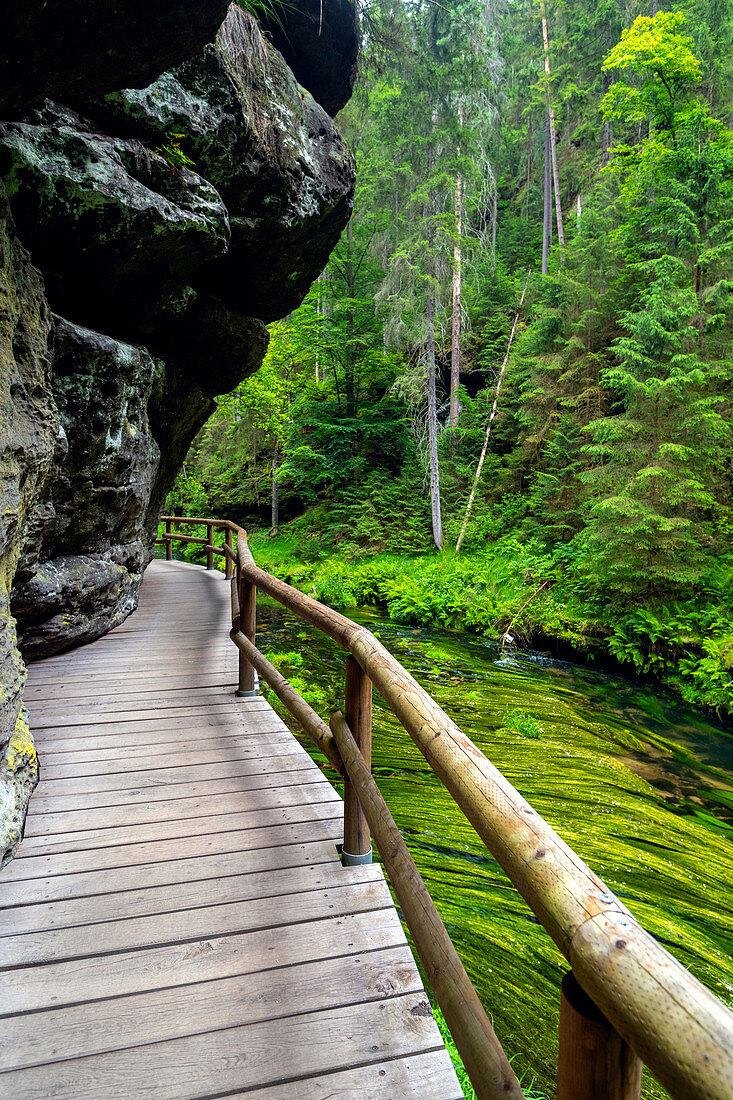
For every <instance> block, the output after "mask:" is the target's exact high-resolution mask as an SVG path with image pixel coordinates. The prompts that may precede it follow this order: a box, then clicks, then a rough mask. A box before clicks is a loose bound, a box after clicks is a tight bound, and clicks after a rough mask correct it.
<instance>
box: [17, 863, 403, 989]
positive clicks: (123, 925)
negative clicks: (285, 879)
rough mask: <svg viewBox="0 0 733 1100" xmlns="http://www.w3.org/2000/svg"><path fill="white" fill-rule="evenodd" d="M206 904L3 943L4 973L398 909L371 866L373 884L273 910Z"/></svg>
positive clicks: (308, 896)
mask: <svg viewBox="0 0 733 1100" xmlns="http://www.w3.org/2000/svg"><path fill="white" fill-rule="evenodd" d="M363 877H364V878H367V876H366V875H365V876H363ZM205 899H206V894H205V890H202V891H201V896H200V901H201V903H202V904H201V906H200V907H197V908H193V909H189V910H187V911H184V912H180V911H178V910H174V911H172V912H169V913H166V914H165V917H161V916H160V914H158V913H155V914H153V915H152V916H142V917H134V918H131V919H129V920H128V919H123V920H107V921H103V922H100V923H98V924H91V925H80V926H79V927H77V928H51V929H48V930H45V931H43V932H27V933H25V932H24V933H21V934H20V935H18V936H6V937H3V938H2V939H1V940H0V967H12V968H15V967H23V966H37V965H38V964H40V963H49V962H52V963H53V962H62V961H64V960H65V959H83V958H101V957H102V956H104V955H107V954H108V953H110V952H117V951H130V950H132V949H133V948H140V947H155V946H158V945H162V944H166V943H189V942H191V941H192V940H199V939H205V938H208V937H210V936H223V935H226V934H227V933H228V932H232V931H237V932H253V931H258V930H259V929H261V928H274V927H275V926H279V925H283V924H299V923H302V922H303V921H311V920H322V919H323V918H325V917H328V916H331V917H344V916H346V915H347V914H348V913H364V912H371V911H372V910H373V909H386V908H389V907H390V906H391V905H392V904H393V902H392V897H391V894H390V892H389V890H388V889H387V885H386V883H385V882H384V878H383V877H382V874H381V868H380V867H378V866H376V865H372V873H371V876H370V881H365V882H361V883H357V884H355V885H351V884H344V885H343V886H337V885H335V884H334V885H331V886H329V887H328V888H327V889H325V890H324V889H321V888H319V889H316V890H307V891H302V892H301V893H292V894H291V893H288V894H282V895H280V896H279V897H278V902H277V905H273V904H272V900H271V899H270V898H264V899H262V898H252V899H249V900H247V901H232V902H223V903H221V904H219V905H208V906H207V905H204V904H203V903H204V902H205ZM102 968H103V967H102Z"/></svg>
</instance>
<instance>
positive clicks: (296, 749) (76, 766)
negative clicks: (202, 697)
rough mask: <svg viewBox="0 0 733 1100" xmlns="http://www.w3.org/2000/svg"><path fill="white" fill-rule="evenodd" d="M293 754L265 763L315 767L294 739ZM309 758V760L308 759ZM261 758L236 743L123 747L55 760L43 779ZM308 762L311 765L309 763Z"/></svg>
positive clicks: (279, 766) (50, 764) (122, 773)
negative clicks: (151, 750)
mask: <svg viewBox="0 0 733 1100" xmlns="http://www.w3.org/2000/svg"><path fill="white" fill-rule="evenodd" d="M289 749H290V751H289V752H288V753H283V754H282V755H281V756H278V757H277V759H276V760H275V759H274V755H275V754H273V759H272V760H271V761H268V759H267V757H265V758H264V760H265V762H267V763H271V764H275V766H276V767H277V768H279V769H280V770H283V769H287V768H289V766H290V763H289V762H290V761H291V760H299V761H300V763H301V764H302V765H303V766H305V767H308V766H310V765H311V761H310V757H308V754H307V753H306V752H305V750H304V749H303V748H301V746H300V745H299V744H298V742H297V741H296V740H295V738H293V739H292V740H291V742H290V745H289ZM304 758H305V759H304ZM262 759H263V758H262V757H261V756H256V757H250V754H249V753H248V752H247V750H246V747H245V746H240V745H238V744H237V742H236V741H232V742H226V743H224V744H221V745H219V746H213V747H211V748H199V747H197V746H196V745H194V746H193V747H191V746H189V745H181V746H180V749H179V751H178V752H170V751H168V752H162V753H156V754H153V755H152V756H150V755H148V754H147V753H144V754H139V749H136V748H132V749H125V748H124V747H123V746H121V749H120V751H119V752H118V753H117V754H116V755H115V756H113V757H111V758H109V757H106V756H103V757H102V758H101V759H100V758H99V757H96V756H94V757H91V758H89V759H85V760H79V761H76V762H73V763H68V762H66V761H62V762H61V763H58V762H56V760H55V759H54V758H53V757H51V758H50V759H49V761H48V763H47V764H46V766H45V768H44V769H43V777H44V779H45V781H46V782H51V781H53V780H55V779H75V778H86V777H90V778H97V777H101V776H112V775H120V774H121V775H128V774H135V773H136V772H144V771H147V770H148V769H149V768H150V766H151V765H154V766H155V768H165V769H166V770H167V771H175V770H176V769H178V768H190V767H199V766H201V765H204V764H205V765H207V766H208V765H212V764H229V763H238V762H239V761H242V762H244V761H247V762H250V761H251V762H254V761H255V760H258V761H259V760H262ZM306 760H307V764H306Z"/></svg>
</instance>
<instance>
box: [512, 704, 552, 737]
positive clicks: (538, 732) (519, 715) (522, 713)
mask: <svg viewBox="0 0 733 1100" xmlns="http://www.w3.org/2000/svg"><path fill="white" fill-rule="evenodd" d="M504 725H505V726H506V727H507V729H510V730H514V732H515V733H521V734H522V735H523V736H524V737H528V738H529V739H530V741H540V740H541V739H542V737H543V735H544V732H545V731H544V730H543V729H542V726H541V725H540V723H539V722H538V721H537V719H536V718H533V717H532V715H531V714H528V713H527V711H526V710H519V708H518V707H507V708H506V710H505V711H504Z"/></svg>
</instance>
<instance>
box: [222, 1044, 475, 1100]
mask: <svg viewBox="0 0 733 1100" xmlns="http://www.w3.org/2000/svg"><path fill="white" fill-rule="evenodd" d="M245 1097H246V1100H293V1086H292V1083H290V1082H288V1083H287V1084H285V1085H266V1086H265V1088H262V1089H254V1090H252V1089H250V1090H248V1091H247V1092H246V1093H244V1092H233V1093H232V1092H230V1093H229V1094H228V1096H227V1100H245ZM324 1097H327V1098H328V1100H387V1098H390V1097H391V1098H394V1097H399V1098H400V1100H463V1089H462V1088H461V1087H460V1085H459V1084H458V1081H457V1079H456V1074H455V1070H454V1069H453V1066H452V1064H451V1060H450V1058H449V1057H448V1055H447V1053H446V1051H444V1050H436V1051H433V1052H432V1053H430V1054H412V1055H408V1056H407V1057H406V1058H395V1059H393V1060H392V1061H391V1062H376V1063H373V1064H372V1065H369V1066H359V1068H358V1069H347V1070H343V1071H341V1072H338V1071H336V1072H334V1073H329V1074H327V1075H320V1074H319V1076H317V1077H309V1078H308V1079H307V1080H305V1081H298V1100H324Z"/></svg>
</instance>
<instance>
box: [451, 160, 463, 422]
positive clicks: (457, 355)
mask: <svg viewBox="0 0 733 1100" xmlns="http://www.w3.org/2000/svg"><path fill="white" fill-rule="evenodd" d="M462 207H463V196H462V194H461V173H460V172H459V173H458V175H457V176H456V242H455V244H454V246H453V318H452V324H451V342H450V426H451V428H457V427H458V384H459V381H460V374H461V223H462V214H463V209H462Z"/></svg>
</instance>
